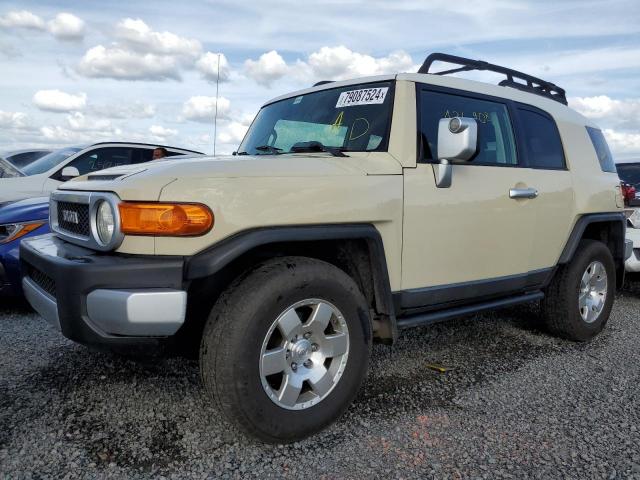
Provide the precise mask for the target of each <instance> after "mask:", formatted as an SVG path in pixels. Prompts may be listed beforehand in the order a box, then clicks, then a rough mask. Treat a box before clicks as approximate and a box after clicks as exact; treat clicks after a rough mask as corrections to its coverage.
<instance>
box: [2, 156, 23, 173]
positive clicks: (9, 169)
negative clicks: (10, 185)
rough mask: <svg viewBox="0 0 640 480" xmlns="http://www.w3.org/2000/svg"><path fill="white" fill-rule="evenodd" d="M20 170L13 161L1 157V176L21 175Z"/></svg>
mask: <svg viewBox="0 0 640 480" xmlns="http://www.w3.org/2000/svg"><path fill="white" fill-rule="evenodd" d="M20 176H21V174H20V171H19V170H18V169H17V168H16V167H14V166H13V164H12V163H11V162H9V161H8V160H6V159H5V158H3V157H0V178H15V177H20Z"/></svg>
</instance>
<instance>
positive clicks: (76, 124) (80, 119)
mask: <svg viewBox="0 0 640 480" xmlns="http://www.w3.org/2000/svg"><path fill="white" fill-rule="evenodd" d="M66 120H67V125H68V126H69V128H70V129H71V130H75V131H78V132H95V131H103V132H105V131H112V130H114V128H113V126H112V125H111V122H110V121H109V120H106V119H103V118H90V117H87V116H86V115H84V114H83V113H81V112H73V113H72V114H70V115H67V119H66Z"/></svg>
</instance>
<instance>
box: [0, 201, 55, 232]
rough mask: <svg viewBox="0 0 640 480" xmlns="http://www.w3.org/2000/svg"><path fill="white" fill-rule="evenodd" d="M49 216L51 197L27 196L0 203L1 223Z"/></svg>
mask: <svg viewBox="0 0 640 480" xmlns="http://www.w3.org/2000/svg"><path fill="white" fill-rule="evenodd" d="M48 218H49V197H38V198H27V199H25V200H19V201H17V202H9V203H4V204H0V225H2V224H6V223H19V222H28V221H31V220H46V219H48Z"/></svg>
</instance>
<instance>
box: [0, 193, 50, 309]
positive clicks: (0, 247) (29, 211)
mask: <svg viewBox="0 0 640 480" xmlns="http://www.w3.org/2000/svg"><path fill="white" fill-rule="evenodd" d="M47 232H49V198H48V197H39V198H29V199H27V200H20V201H17V202H12V203H5V204H0V296H5V295H8V296H18V295H22V286H21V283H20V260H19V258H18V251H19V246H20V240H22V239H23V238H27V237H32V236H34V235H42V234H43V233H47Z"/></svg>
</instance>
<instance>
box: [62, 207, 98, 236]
mask: <svg viewBox="0 0 640 480" xmlns="http://www.w3.org/2000/svg"><path fill="white" fill-rule="evenodd" d="M76 220H77V222H76ZM58 228H60V229H62V230H65V231H67V232H69V233H71V234H72V235H80V236H82V237H89V236H90V235H91V227H90V226H89V205H85V204H83V203H72V202H58Z"/></svg>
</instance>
